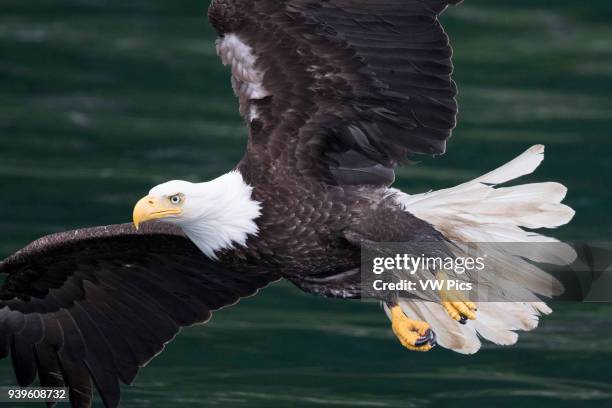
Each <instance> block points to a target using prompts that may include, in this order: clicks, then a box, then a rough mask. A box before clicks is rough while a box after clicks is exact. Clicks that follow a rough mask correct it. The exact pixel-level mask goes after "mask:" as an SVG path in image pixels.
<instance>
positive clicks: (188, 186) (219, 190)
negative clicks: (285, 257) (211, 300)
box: [151, 171, 261, 259]
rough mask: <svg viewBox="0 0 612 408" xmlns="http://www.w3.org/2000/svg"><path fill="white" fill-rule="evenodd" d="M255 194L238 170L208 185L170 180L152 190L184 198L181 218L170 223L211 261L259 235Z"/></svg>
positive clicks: (154, 192)
mask: <svg viewBox="0 0 612 408" xmlns="http://www.w3.org/2000/svg"><path fill="white" fill-rule="evenodd" d="M252 192H253V187H251V186H249V185H248V184H247V183H245V181H244V179H243V178H242V175H241V174H240V172H238V171H231V172H229V173H226V174H224V175H222V176H221V177H218V178H216V179H214V180H212V181H209V182H205V183H189V182H186V181H170V182H168V183H165V184H162V185H160V186H157V187H155V188H154V189H153V190H151V194H153V195H172V194H176V193H183V194H184V195H185V203H184V205H183V213H182V214H181V216H180V217H177V218H173V219H168V220H167V221H168V222H171V223H175V224H177V225H178V226H179V227H180V228H181V229H182V230H183V232H184V233H185V234H186V235H187V236H188V237H189V239H191V241H193V243H194V244H196V246H197V247H198V248H200V250H201V251H202V252H203V253H204V254H206V255H207V256H208V257H209V258H212V259H217V255H216V252H217V251H219V250H223V249H231V248H235V247H236V245H240V246H246V241H247V238H248V236H249V235H257V233H258V231H259V229H258V227H257V224H256V222H255V220H256V219H257V218H258V217H259V215H260V214H261V203H259V202H258V201H255V200H254V199H253V198H252Z"/></svg>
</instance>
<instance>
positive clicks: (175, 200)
mask: <svg viewBox="0 0 612 408" xmlns="http://www.w3.org/2000/svg"><path fill="white" fill-rule="evenodd" d="M169 200H170V202H171V203H172V204H174V205H177V204H180V203H181V201H183V197H181V195H180V194H175V195H173V196H171V197H170V198H169Z"/></svg>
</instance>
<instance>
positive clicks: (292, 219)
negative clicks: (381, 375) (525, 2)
mask: <svg viewBox="0 0 612 408" xmlns="http://www.w3.org/2000/svg"><path fill="white" fill-rule="evenodd" d="M459 2H460V0H321V1H319V0H316V1H315V0H214V1H213V2H212V4H211V5H210V9H209V20H210V22H211V24H212V25H213V27H214V28H215V30H216V32H217V33H218V36H219V38H218V40H217V43H216V44H217V51H218V54H219V56H220V58H221V61H222V62H223V63H224V64H225V65H229V66H231V73H232V86H233V89H234V92H235V94H236V96H237V98H238V100H239V105H240V112H241V114H242V116H243V117H244V120H245V122H246V126H247V127H248V131H249V138H248V144H247V148H246V153H245V154H244V157H243V158H242V160H241V161H240V162H239V163H238V164H237V165H236V167H235V168H234V169H232V170H231V171H229V172H228V173H227V174H224V175H222V176H220V177H219V178H217V179H215V180H212V181H209V182H204V183H190V182H186V181H170V182H167V183H164V184H161V185H159V186H156V187H154V188H153V189H151V190H150V192H149V193H148V195H146V196H145V197H144V198H143V199H141V200H140V201H139V202H138V203H137V204H136V206H135V208H134V213H133V223H129V224H120V225H111V226H104V227H94V228H88V229H81V230H76V231H71V232H63V233H59V234H55V235H50V236H46V237H43V238H40V239H39V240H37V241H35V242H33V243H31V244H30V245H28V246H27V247H25V248H23V249H22V250H20V251H19V252H17V253H15V254H14V255H12V256H10V257H9V258H7V259H5V260H4V261H3V262H2V263H0V273H2V274H3V275H4V276H5V281H4V283H3V285H2V288H1V291H0V357H7V356H8V355H9V354H10V356H11V359H12V362H13V367H14V371H15V374H16V378H17V382H18V384H19V385H20V386H27V385H29V384H31V383H33V382H34V381H35V380H36V377H38V379H39V381H40V384H41V385H42V386H43V387H61V386H66V387H68V388H69V391H70V393H69V394H70V401H71V403H72V405H73V406H75V407H87V406H90V404H91V401H92V394H93V389H94V387H95V388H96V389H97V391H98V393H99V394H100V396H101V398H102V400H103V402H104V404H105V406H107V407H116V406H117V405H118V404H119V400H120V382H122V383H125V384H131V383H132V382H133V381H134V379H135V377H136V375H137V372H138V370H139V369H140V368H141V367H144V366H145V365H146V364H147V363H148V362H149V361H150V360H151V359H152V358H153V357H154V356H156V355H157V354H159V353H160V352H161V351H162V350H163V349H164V346H165V345H166V344H167V343H168V342H170V341H171V340H172V339H173V338H174V336H175V335H176V334H177V333H178V331H179V330H180V329H181V328H182V327H185V326H190V325H194V324H202V323H205V322H207V321H208V320H209V319H210V317H211V315H212V312H213V311H215V310H218V309H220V308H223V307H226V306H229V305H233V304H235V303H236V302H238V300H239V299H240V298H243V297H246V296H251V295H253V294H255V293H256V292H257V291H258V290H259V289H261V288H263V287H265V286H266V285H268V284H269V283H271V282H274V281H277V280H279V279H281V278H285V279H288V280H289V281H291V282H292V283H294V284H295V285H297V286H298V287H299V288H301V289H302V290H304V291H306V292H309V293H313V294H316V295H320V296H326V297H333V298H346V299H351V298H352V299H355V298H372V299H377V300H381V301H382V302H383V304H384V309H385V311H386V312H387V314H388V316H389V318H390V320H391V328H392V331H393V332H394V333H395V335H396V336H397V337H398V339H399V341H400V342H401V344H402V345H403V346H405V347H406V348H408V349H411V350H416V351H428V350H430V349H431V348H432V347H433V346H435V345H436V344H440V345H441V346H443V347H446V348H450V349H453V350H455V351H458V352H462V353H474V352H476V351H477V350H478V349H479V347H480V340H479V336H480V337H483V338H485V339H488V340H490V341H493V342H495V343H498V344H512V343H514V342H516V339H517V335H516V333H515V331H516V330H530V329H533V328H534V327H536V326H537V324H538V316H539V315H540V314H542V313H549V312H550V309H549V308H548V307H547V306H546V304H544V303H542V302H536V301H534V302H522V303H518V302H504V303H490V304H474V303H471V302H469V301H444V302H422V301H418V300H416V299H393V298H391V299H389V298H385V299H380V298H379V297H378V294H377V293H376V292H373V291H369V290H367V288H365V287H362V285H361V275H360V264H361V262H360V261H361V258H360V254H361V251H360V246H361V245H362V244H364V243H377V242H378V243H380V242H408V241H410V242H429V243H432V242H433V243H439V246H440V247H443V246H444V245H446V243H447V242H448V241H449V240H458V241H465V242H471V241H476V242H478V241H491V242H494V241H497V240H499V241H517V242H526V241H529V242H536V241H538V239H545V238H546V237H543V236H541V235H538V234H536V233H534V232H533V231H530V232H527V231H526V230H524V229H523V228H529V229H530V230H532V229H534V228H542V227H546V228H553V227H557V226H560V225H563V224H565V223H567V222H569V220H570V219H571V218H572V216H573V211H572V210H571V209H570V208H569V207H567V206H565V205H563V204H561V201H562V200H563V198H564V196H565V192H566V189H565V188H564V187H563V186H562V185H560V184H557V183H539V184H529V185H521V186H515V187H505V188H496V185H497V184H501V183H505V182H507V181H510V180H513V179H515V178H517V177H520V176H522V175H525V174H529V173H531V172H533V171H534V170H535V168H536V167H537V166H538V165H539V164H540V162H541V161H542V159H543V147H542V146H539V145H538V146H534V147H532V148H531V149H529V150H527V151H526V152H525V153H523V154H522V155H521V156H519V157H518V158H516V159H514V160H513V161H511V162H510V163H508V164H506V165H504V166H502V167H501V168H499V169H497V170H494V171H492V172H490V173H488V174H486V175H485V176H482V177H480V178H478V179H476V180H472V181H469V182H467V183H465V184H462V185H459V186H457V187H454V188H449V189H446V190H440V191H434V192H429V193H424V194H417V195H408V194H405V193H403V192H401V191H399V190H396V189H393V188H391V187H390V186H391V184H392V183H393V181H394V178H395V174H394V170H395V169H396V167H397V166H399V165H402V164H405V163H406V161H407V158H408V157H410V156H412V155H417V154H424V155H440V154H442V153H444V152H445V147H446V141H447V139H448V138H449V137H450V135H451V131H452V129H453V128H454V127H455V118H456V114H457V103H456V99H455V97H456V93H457V92H456V86H455V83H454V82H453V80H452V79H451V73H452V70H453V67H452V63H451V54H452V53H451V47H450V45H449V41H448V38H447V36H446V34H445V32H444V30H443V29H442V27H441V25H440V23H439V21H438V16H439V14H440V13H441V12H442V11H443V10H444V9H445V8H446V7H447V6H448V5H449V4H457V3H459ZM551 240H552V239H551ZM507 272H508V271H507ZM508 273H510V274H512V273H514V272H513V271H509V272H508ZM516 273H519V272H518V271H517V272H516ZM523 279H524V281H525V285H526V287H527V288H528V289H530V290H531V291H532V292H533V293H538V290H537V288H536V284H535V283H534V284H533V285H531V286H530V281H529V277H526V278H525V277H523Z"/></svg>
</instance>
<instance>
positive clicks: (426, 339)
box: [414, 336, 429, 347]
mask: <svg viewBox="0 0 612 408" xmlns="http://www.w3.org/2000/svg"><path fill="white" fill-rule="evenodd" d="M427 343H429V337H427V336H423V337H419V338H418V339H417V341H415V342H414V345H415V346H417V347H421V346H424V345H425V344H427Z"/></svg>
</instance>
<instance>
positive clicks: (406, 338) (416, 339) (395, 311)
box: [390, 305, 436, 351]
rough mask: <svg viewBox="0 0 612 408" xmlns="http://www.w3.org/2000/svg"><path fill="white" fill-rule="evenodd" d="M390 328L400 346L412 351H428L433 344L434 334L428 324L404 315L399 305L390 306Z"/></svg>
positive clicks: (434, 343)
mask: <svg viewBox="0 0 612 408" xmlns="http://www.w3.org/2000/svg"><path fill="white" fill-rule="evenodd" d="M390 310H391V328H392V330H393V333H395V335H396V336H397V338H398V340H399V341H400V343H401V344H402V346H404V347H406V348H407V349H408V350H413V351H429V350H431V349H432V348H433V347H434V346H435V345H436V342H435V335H434V333H433V332H432V331H431V329H430V327H429V324H427V323H426V322H423V321H419V320H412V319H409V318H408V317H406V315H405V314H404V312H403V311H402V308H401V307H399V306H397V305H396V306H392V307H391V309H390Z"/></svg>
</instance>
